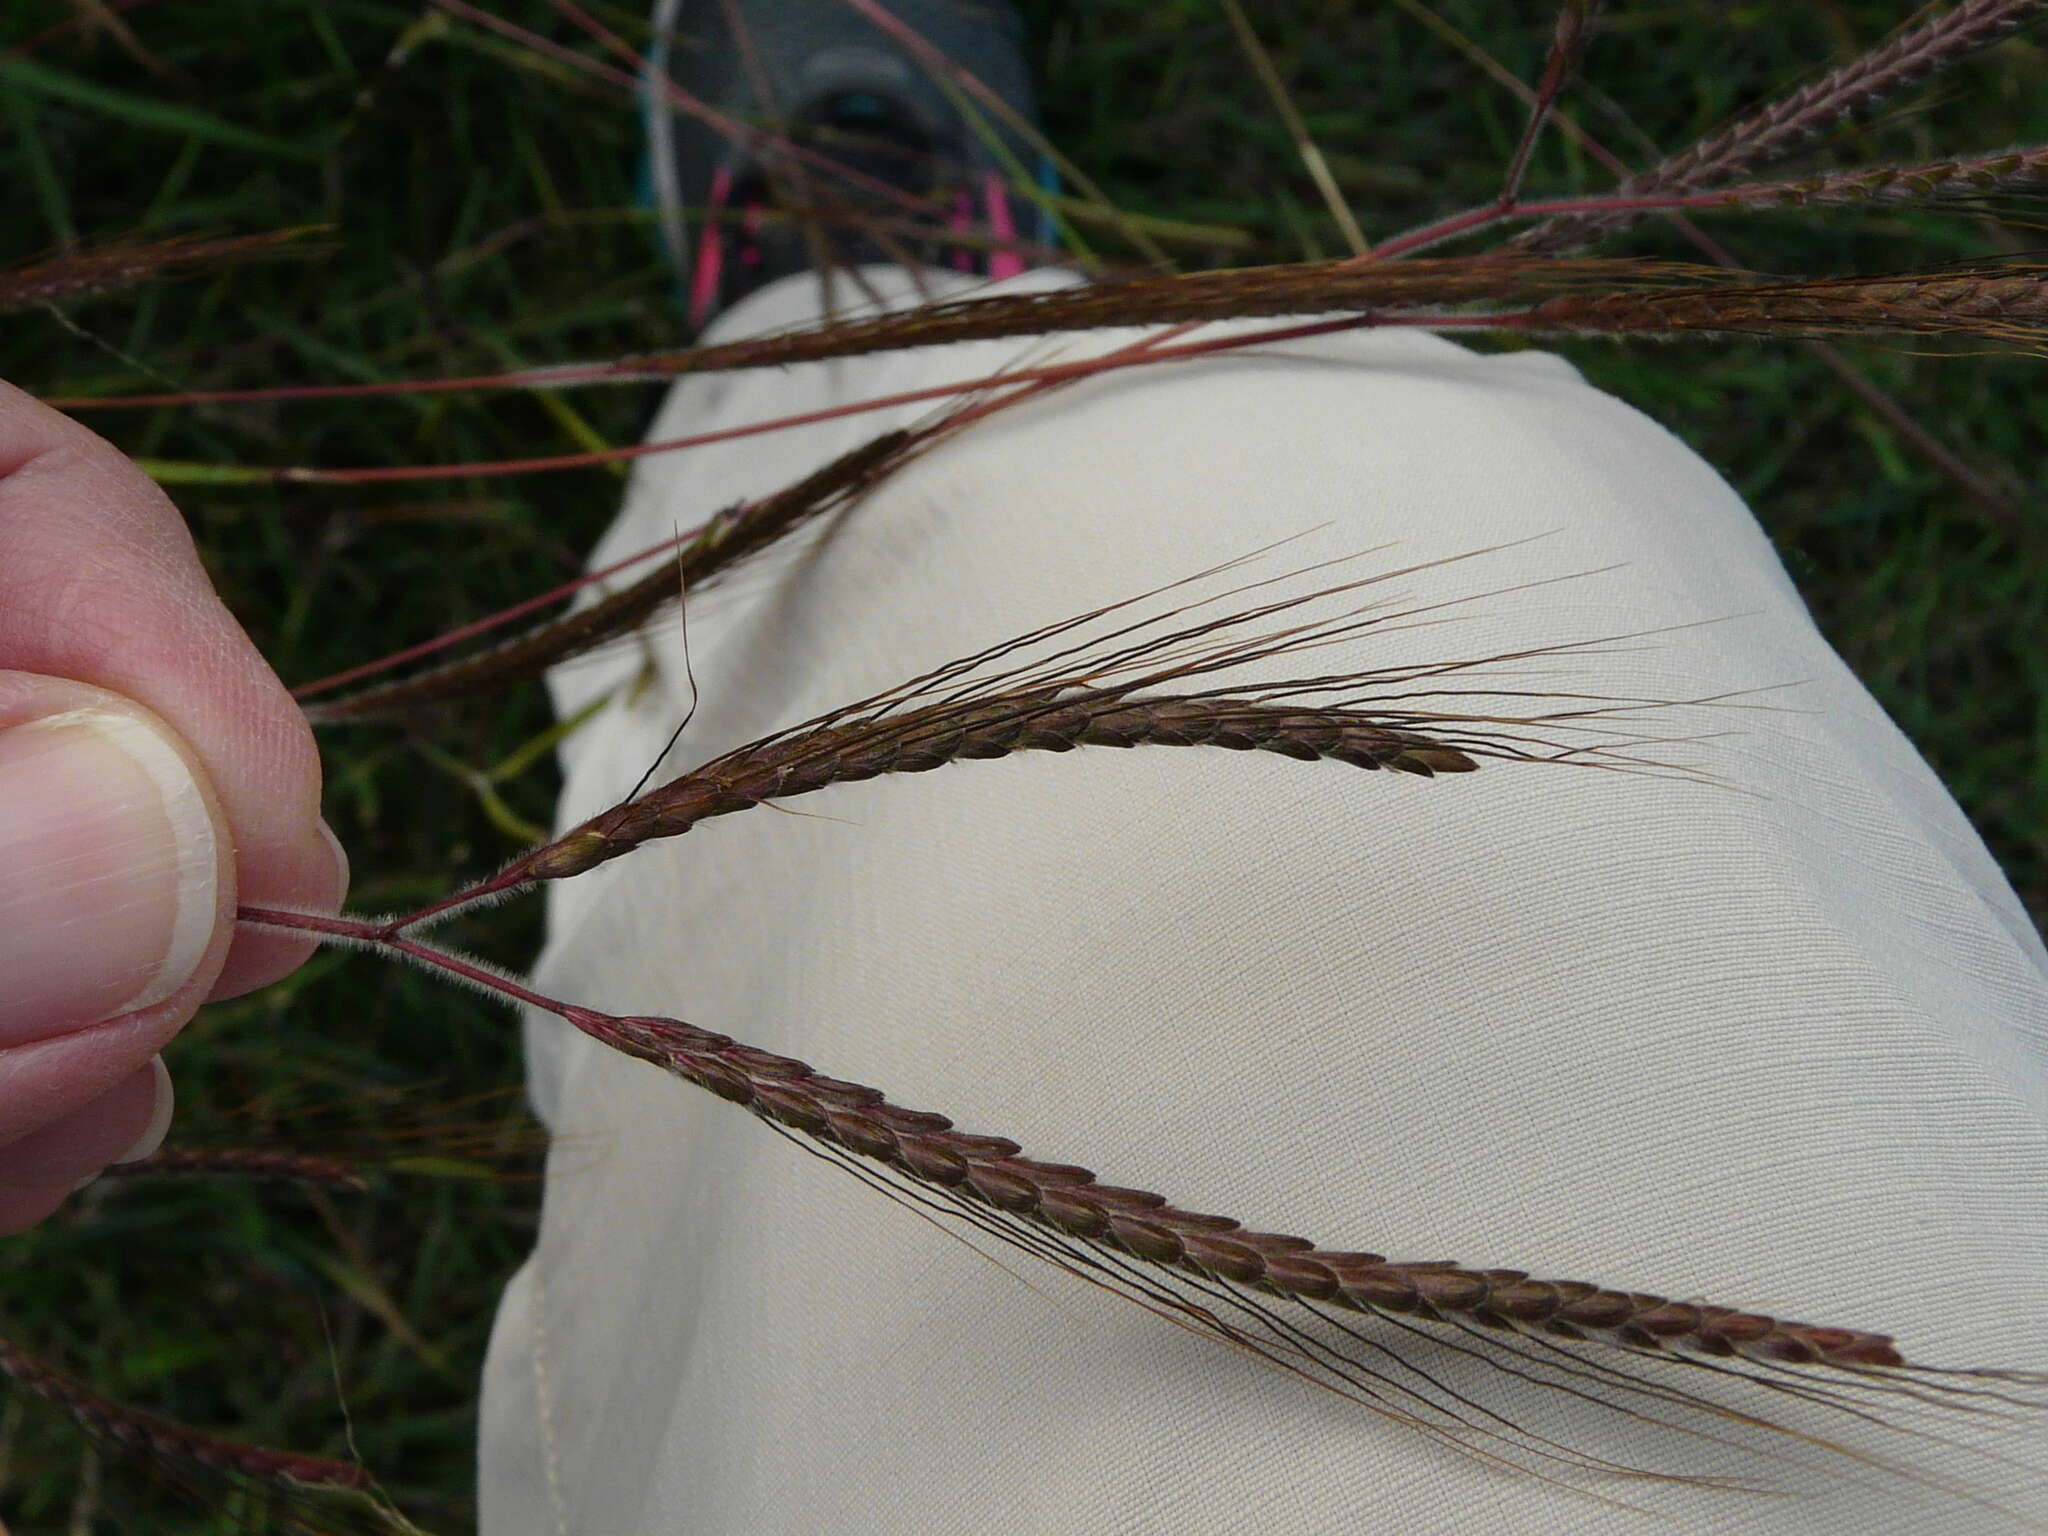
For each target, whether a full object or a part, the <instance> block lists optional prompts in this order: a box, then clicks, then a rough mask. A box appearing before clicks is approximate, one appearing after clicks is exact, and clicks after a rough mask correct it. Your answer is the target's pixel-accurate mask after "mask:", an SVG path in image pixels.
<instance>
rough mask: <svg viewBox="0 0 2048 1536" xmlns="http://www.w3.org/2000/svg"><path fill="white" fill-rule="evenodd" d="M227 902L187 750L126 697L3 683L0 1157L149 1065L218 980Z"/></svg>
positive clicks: (219, 822) (223, 834) (218, 836)
mask: <svg viewBox="0 0 2048 1536" xmlns="http://www.w3.org/2000/svg"><path fill="white" fill-rule="evenodd" d="M234 903H235V862H234V858H233V849H232V843H231V841H230V838H229V836H228V835H227V830H226V821H225V818H224V815H223V813H222V811H221V808H220V805H219V802H218V800H217V798H216V797H215V795H214V793H213V790H212V787H211V785H210V784H209V782H208V781H207V778H206V774H205V771H204V770H203V768H201V767H200V765H199V762H198V759H197V756H196V754H194V753H193V752H192V750H191V748H190V747H189V746H187V745H186V744H185V743H184V742H183V741H182V740H180V739H179V738H178V736H177V735H176V734H175V733H174V732H172V731H171V730H170V728H169V727H168V726H166V725H165V724H164V723H163V722H162V721H161V720H158V719H157V718H156V717H155V716H154V715H152V714H150V713H149V711H147V710H145V709H143V708H142V707H141V706H140V705H138V704H135V703H133V702H132V701H130V700H126V699H122V698H120V697H119V696H118V695H115V694H110V693H107V692H105V691H104V690H102V689H98V688H92V687H89V686H87V685H86V684H83V683H73V682H63V681H58V680H54V679H48V678H23V677H21V676H20V675H19V674H13V673H0V1088H4V1090H5V1091H4V1092H0V1147H4V1146H6V1145H7V1144H10V1143H15V1142H19V1141H20V1140H22V1139H23V1138H25V1137H28V1136H30V1135H32V1134H34V1133H37V1132H39V1131H41V1130H43V1129H44V1128H45V1127H48V1126H51V1125H54V1124H55V1123H57V1122H58V1121H61V1120H65V1119H68V1118H70V1117H72V1116H73V1115H74V1114H76V1113H77V1112H78V1111H79V1110H80V1108H81V1106H84V1105H88V1104H90V1103H92V1102H93V1101H95V1100H98V1099H100V1098H102V1097H103V1096H104V1095H106V1094H108V1093H110V1092H111V1091H113V1090H114V1089H115V1088H116V1087H117V1086H118V1085H119V1084H120V1083H121V1082H122V1081H123V1080H124V1079H126V1078H129V1077H131V1076H133V1075H134V1074H135V1073H136V1072H137V1071H139V1070H141V1069H143V1068H145V1067H146V1066H147V1065H148V1063H149V1059H150V1057H151V1056H152V1055H154V1054H155V1053H156V1052H157V1051H159V1050H160V1049H162V1047H163V1045H164V1043H165V1042H166V1041H167V1040H168V1039H169V1038H170V1037H171V1036H172V1035H173V1034H175V1033H176V1032H177V1030H178V1029H179V1027H180V1026H182V1025H183V1024H184V1023H185V1021H186V1020H187V1019H189V1018H191V1016H192V1013H193V1011H194V1010H195V1009H196V1008H197V1007H198V1006H199V1004H200V1002H201V1001H202V1000H203V999H204V998H205V996H206V995H207V993H208V991H209V990H210V989H211V988H212V987H213V985H214V983H215V981H216V979H217V977H218V976H219V974H220V969H221V965H222V963H223V962H224V961H225V959H226V957H227V952H228V947H229V944H230V942H231V941H232V939H233V936H234V930H233V922H232V919H233V914H234ZM108 1134H109V1135H112V1134H114V1133H113V1132H111V1131H110V1132H109V1133H108Z"/></svg>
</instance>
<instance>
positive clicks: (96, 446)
mask: <svg viewBox="0 0 2048 1536" xmlns="http://www.w3.org/2000/svg"><path fill="white" fill-rule="evenodd" d="M0 667H5V668H8V669H10V670H13V671H16V672H24V673H32V674H40V675H42V676H44V677H48V678H67V679H75V680H78V681H81V682H86V683H91V684H95V685H97V686H98V687H101V688H105V689H109V690H111V691H112V692H114V693H116V694H120V695H122V696H124V697H126V698H128V699H132V700H135V701H137V702H139V703H141V704H143V705H145V706H147V707H148V708H149V709H150V710H152V711H154V712H155V714H156V715H158V716H160V717H161V718H162V719H163V720H164V721H165V722H166V723H167V724H169V726H170V727H171V728H172V730H173V731H175V732H176V733H177V735H178V736H179V737H181V738H182V739H183V740H184V741H186V742H187V743H189V744H190V746H191V749H192V751H193V752H194V754H196V756H197V757H198V759H199V761H200V763H201V765H202V766H203V768H204V770H205V773H206V776H207V778H208V779H209V780H210V781H211V782H212V784H213V786H214V788H215V790H216V792H217V794H218V796H219V800H220V804H221V806H222V807H223V808H224V810H225V813H226V817H227V822H228V825H229V827H230V829H231V831H232V835H233V843H234V847H235V851H236V863H237V874H238V878H239V881H240V887H241V891H242V899H243V900H245V901H248V902H250V903H252V904H255V905H265V906H286V907H304V908H314V909H322V910H331V909H332V907H333V906H334V905H336V904H337V903H338V901H339V899H340V895H341V890H342V885H343V882H344V880H345V878H346V875H345V871H344V870H343V869H342V867H341V861H340V860H339V859H338V858H337V854H336V849H335V846H334V843H333V841H332V838H331V836H329V835H328V834H326V833H325V832H324V830H323V827H322V823H321V821H320V814H319V790H320V765H319V756H318V753H317V751H316V750H315V748H314V745H313V739H312V734H311V732H310V731H309V729H308V728H307V726H306V723H305V720H304V718H303V716H302V715H301V714H300V712H299V710H298V707H297V706H296V705H295V704H294V703H293V702H292V700H291V697H290V695H289V694H288V693H287V692H286V691H285V689H284V686H283V684H281V683H280V682H279V681H278V680H277V677H276V675H275V674H274V673H273V672H272V671H271V670H270V668H269V666H268V665H266V664H265V662H264V660H263V658H262V656H261V655H260V654H258V652H257V651H256V649H255V647H254V646H253V645H252V644H251V643H250V641H249V639H248V637H247V636H246V635H245V634H243V633H242V630H241V628H240V626H239V625H237V624H236V622H235V620H234V618H233V617H232V616H231V615H230V614H229V613H228V611H227V609H226V608H225V607H224V606H222V604H221V602H220V600H219V598H218V597H216V596H215V595H214V592H213V589H212V586H211V584H210V583H209V581H208V580H207V577H206V573H205V570H204V569H203V568H202V567H201V565H200V563H199V558H198V555H197V553H196V552H195V550H194V549H193V546H192V541H191V537H190V535H189V534H188V533H187V532H186V530H185V526H184V523H183V521H182V520H181V519H180V517H179V516H178V513H177V510H176V508H174V507H173V506H172V505H171V503H170V501H169V500H168V499H167V498H166V497H165V496H164V494H163V493H162V492H161V491H160V490H159V489H158V488H157V487H156V486H155V485H154V484H152V483H151V482H150V481H149V479H148V478H147V477H146V476H144V475H143V474H142V472H141V471H140V470H138V469H137V468H136V467H135V466H134V465H133V464H131V463H130V462H129V461H128V460H127V459H126V458H124V457H123V456H122V455H121V454H119V453H118V452H116V451H115V450H114V449H113V448H112V447H111V446H110V445H108V444H107V443H105V442H104V441H102V440H101V439H100V438H98V437H96V436H95V435H94V434H92V433H91V432H88V431H86V430H85V429H84V428H83V427H81V426H79V425H77V424H76V423H75V422H72V421H70V420H68V419H67V418H65V417H63V416H60V415H58V414H57V413H56V412H54V411H51V410H49V409H47V408H45V407H43V406H41V405H39V404H37V403H36V402H35V401H33V400H31V399H30V398H29V397H28V396H26V395H24V394H22V393H21V392H20V391H19V390H15V389H12V388H10V387H8V386H6V385H0ZM306 953H307V945H306V944H305V943H304V942H303V941H300V940H296V939H293V938H290V937H288V936H284V935H278V934H258V933H246V934H241V935H238V936H237V937H236V939H235V941H234V944H233V946H232V949H231V950H230V952H229V954H228V956H227V959H226V963H225V965H224V966H223V968H222V970H221V972H220V974H219V977H218V980H217V982H216V985H215V991H214V995H215V996H222V997H226V996H233V995H235V994H237V993H240V992H244V991H248V990H250V989H251V988H253V987H257V986H261V985H263V984H265V983H267V982H269V981H273V980H275V979H276V978H277V977H279V976H281V975H283V974H285V973H286V972H288V971H289V970H291V969H292V968H293V967H294V966H296V965H297V964H298V963H299V961H300V960H301V959H303V958H304V956H305V954H306Z"/></svg>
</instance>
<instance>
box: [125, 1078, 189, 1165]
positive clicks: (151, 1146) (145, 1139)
mask: <svg viewBox="0 0 2048 1536" xmlns="http://www.w3.org/2000/svg"><path fill="white" fill-rule="evenodd" d="M149 1064H150V1066H151V1067H152V1068H153V1069H154V1070H155V1072H156V1108H155V1109H153V1110H151V1111H150V1112H149V1124H148V1126H146V1127H145V1128H144V1129H143V1132H142V1134H141V1135H140V1136H138V1137H136V1138H135V1145H134V1146H132V1147H130V1148H129V1149H128V1150H127V1151H126V1152H123V1153H122V1154H121V1155H120V1156H119V1157H117V1158H115V1159H114V1161H115V1162H117V1163H134V1162H140V1161H141V1160H142V1159H143V1158H145V1157H148V1156H150V1155H151V1154H152V1153H154V1152H155V1151H156V1149H157V1148H158V1147H160V1146H162V1145H163V1144H164V1137H166V1136H168V1135H169V1134H170V1131H171V1114H172V1111H174V1110H175V1109H176V1108H177V1107H178V1095H177V1091H176V1090H175V1089H173V1088H172V1087H171V1069H170V1068H169V1067H167V1066H165V1065H164V1059H163V1057H161V1056H152V1057H150V1058H149Z"/></svg>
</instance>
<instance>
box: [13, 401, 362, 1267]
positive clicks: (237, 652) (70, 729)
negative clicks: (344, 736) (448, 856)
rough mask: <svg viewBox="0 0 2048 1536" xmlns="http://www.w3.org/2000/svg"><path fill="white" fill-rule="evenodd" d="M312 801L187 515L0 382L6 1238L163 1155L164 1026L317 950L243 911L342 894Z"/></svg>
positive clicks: (342, 870)
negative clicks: (242, 929)
mask: <svg viewBox="0 0 2048 1536" xmlns="http://www.w3.org/2000/svg"><path fill="white" fill-rule="evenodd" d="M319 800H320V760H319V755H318V753H317V752H316V751H315V749H314V746H313V738H312V734H311V732H310V731H309V730H308V729H307V726H306V723H305V720H304V719H303V718H302V716H301V715H300V713H299V710H298V707H297V706H296V705H295V704H293V702H292V700H291V698H290V696H289V695H288V694H287V693H286V691H285V689H284V686H283V685H282V684H281V683H280V682H279V681H278V679H277V676H276V674H274V673H273V672H272V671H271V670H270V668H269V667H268V666H267V665H265V663H264V661H263V658H262V657H261V656H260V655H259V654H258V653H257V651H256V648H255V647H254V646H253V645H252V644H251V643H250V641H249V638H248V636H247V635H245V634H243V633H242V630H241V628H240V627H239V626H238V625H237V624H236V623H235V621H234V619H233V618H232V617H231V616H230V615H229V614H228V611H227V609H226V608H224V607H223V606H222V605H221V602H220V599H219V598H218V597H216V596H215V595H214V592H213V589H212V586H211V585H210V584H209V583H208V581H207V578H206V573H205V571H204V570H203V569H202V568H201V566H200V563H199V558H198V555H197V553H196V552H195V551H194V549H193V547H192V540H191V538H190V536H189V535H188V534H187V533H186V531H185V525H184V522H183V521H182V519H181V518H180V517H179V515H178V512H177V509H176V508H175V507H173V506H172V505H171V503H170V501H169V499H168V498H167V497H166V496H165V495H164V494H163V492H162V491H160V490H158V489H157V487H156V486H155V485H154V484H152V483H151V482H150V481H149V479H148V478H147V477H145V476H144V475H143V474H142V472H141V471H140V470H138V469H137V468H136V467H135V466H134V465H133V464H131V463H129V462H128V460H127V459H125V458H124V457H122V455H121V454H120V453H118V452H116V451H115V450H114V449H113V448H112V447H111V446H109V445H108V444H107V443H105V442H104V441H102V440H101V439H100V438H98V437H96V436H95V435H93V434H92V433H91V432H88V431H86V430H85V429H84V428H83V427H81V426H79V425H77V424H76V423H75V422H73V421H71V420H69V419H68V418H66V417H63V416H60V415H58V414H57V413H56V412H55V411H52V410H49V409H47V408H46V407H44V406H42V405H39V404H38V403H36V402H35V401H34V400H32V399H30V398H29V397H28V396H27V395H24V394H22V393H21V392H20V391H19V390H16V389H13V388H11V387H9V386H7V385H5V384H0V1233H5V1232H18V1231H21V1230H22V1229H23V1228H25V1227H29V1226H32V1225H34V1224H35V1223H36V1222H38V1221H40V1220H42V1219H43V1217H45V1216H47V1215H48V1214H49V1213H50V1212H51V1211H53V1210H55V1209H56V1208H57V1207H58V1206H59V1205H61V1204H62V1203H63V1202H64V1200H65V1199H66V1197H67V1196H68V1195H69V1194H70V1192H71V1191H72V1189H73V1188H75V1187H76V1186H77V1185H78V1183H79V1182H80V1181H81V1180H83V1179H86V1178H89V1177H90V1176H91V1175H93V1174H94V1173H97V1172H98V1171H99V1170H100V1169H102V1168H104V1167H106V1166H107V1165H108V1164H109V1163H113V1162H121V1161H126V1160H129V1159H131V1158H134V1157H139V1156H144V1155H147V1154H148V1153H149V1152H150V1151H153V1150H154V1149H155V1147H156V1145H157V1143H159V1142H160V1141H162V1139H163V1135H164V1131H165V1129H166V1127H167V1126H168V1124H169V1121H170V1113H171V1087H170V1077H169V1074H168V1073H167V1072H166V1071H165V1070H164V1066H163V1062H162V1059H161V1058H160V1057H159V1056H158V1055H157V1053H158V1052H159V1051H160V1050H161V1049H162V1048H163V1046H164V1044H165V1042H166V1041H168V1040H169V1039H170V1038H171V1037H172V1036H173V1035H175V1034H176V1033H177V1032H178V1030H179V1029H180V1028H181V1027H182V1026H183V1025H184V1024H185V1022H186V1021H187V1020H188V1019H190V1018H191V1017H192V1015H193V1013H194V1012H195V1011H196V1010H197V1008H198V1007H199V1005H200V1004H201V1003H202V1002H205V1001H206V1000H208V999H209V998H223V997H234V996H237V995H239V994H241V993H243V992H248V991H251V990H253V989H254V988H257V987H260V986H263V985H265V984H266V983H269V982H272V981H275V980H277V979H278V978H279V977H281V976H283V975H286V974H287V973H289V972H290V971H291V970H293V969H294V968H296V967H297V965H298V964H299V962H300V961H301V960H303V959H304V958H305V957H306V954H307V953H308V947H307V945H305V944H304V943H301V942H298V941H295V940H293V939H290V938H288V937H284V936H281V935H275V934H256V933H248V934H239V935H238V934H237V933H236V932H235V928H234V912H235V904H236V902H237V900H238V899H239V900H242V901H248V902H252V903H260V904H262V905H265V906H286V907H301V908H307V909H318V910H332V909H333V908H334V907H335V906H336V905H338V904H339V902H340V900H341V896H342V893H343V891H344V890H345V888H346V886H347V879H348V876H347V864H346V861H345V860H344V858H343V857H342V853H341V848H340V845H339V844H337V843H336V842H335V841H334V837H333V834H332V833H331V832H329V831H328V830H327V828H326V825H325V824H324V823H323V822H322V821H321V820H320V806H319ZM238 893H239V894H238Z"/></svg>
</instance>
